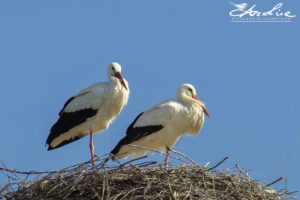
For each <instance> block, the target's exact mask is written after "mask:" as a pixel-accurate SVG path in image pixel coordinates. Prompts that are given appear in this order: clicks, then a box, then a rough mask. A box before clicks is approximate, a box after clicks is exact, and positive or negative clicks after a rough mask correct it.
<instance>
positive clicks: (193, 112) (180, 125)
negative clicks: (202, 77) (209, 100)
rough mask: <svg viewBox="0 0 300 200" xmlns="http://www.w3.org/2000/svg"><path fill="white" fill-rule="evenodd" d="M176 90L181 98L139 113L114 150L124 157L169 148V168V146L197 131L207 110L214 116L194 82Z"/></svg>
mask: <svg viewBox="0 0 300 200" xmlns="http://www.w3.org/2000/svg"><path fill="white" fill-rule="evenodd" d="M176 94H177V100H166V101H163V102H161V103H159V104H157V105H155V106H153V107H152V108H150V109H149V110H147V111H145V112H142V113H141V114H139V115H138V116H137V117H136V119H135V120H134V121H133V122H132V123H131V124H130V126H129V127H128V129H127V131H126V136H125V137H124V138H123V139H121V140H120V141H119V143H118V144H117V145H116V147H115V148H114V149H113V150H112V151H111V154H112V155H114V157H116V158H122V157H129V156H130V155H131V154H133V153H135V157H139V156H141V155H144V154H145V153H146V152H147V151H148V150H147V149H149V150H150V155H151V154H153V153H154V151H157V149H159V148H161V150H162V151H163V152H166V161H165V167H166V168H167V164H168V158H169V148H171V147H173V146H174V144H175V143H176V141H177V140H178V138H180V137H181V136H182V135H183V133H185V132H186V133H187V134H189V135H196V134H197V133H198V132H199V131H200V129H201V128H202V126H203V124H204V113H205V114H206V115H207V116H208V117H210V115H209V114H208V112H207V110H206V108H205V106H204V104H203V102H201V101H200V100H199V99H198V97H197V96H196V90H195V88H194V87H193V86H192V85H191V84H183V85H181V86H180V87H179V88H178V89H177V93H176ZM130 144H131V145H130ZM139 147H144V148H139Z"/></svg>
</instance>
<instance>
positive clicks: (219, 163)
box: [207, 156, 229, 171]
mask: <svg viewBox="0 0 300 200" xmlns="http://www.w3.org/2000/svg"><path fill="white" fill-rule="evenodd" d="M228 158H229V156H226V157H225V158H223V160H221V161H220V162H218V163H217V164H216V165H215V166H213V167H211V168H209V169H208V170H207V171H211V170H213V169H215V168H217V167H218V166H219V165H221V164H222V163H223V162H225V160H227V159H228Z"/></svg>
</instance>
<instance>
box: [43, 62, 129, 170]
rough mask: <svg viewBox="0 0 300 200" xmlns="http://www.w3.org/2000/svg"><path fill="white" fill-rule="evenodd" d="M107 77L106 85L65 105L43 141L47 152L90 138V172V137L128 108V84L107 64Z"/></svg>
mask: <svg viewBox="0 0 300 200" xmlns="http://www.w3.org/2000/svg"><path fill="white" fill-rule="evenodd" d="M107 75H108V79H109V82H100V83H95V84H93V85H91V86H89V87H87V88H85V89H83V90H82V91H80V92H79V93H78V94H76V95H75V96H73V97H71V98H70V99H69V100H68V101H67V102H66V103H65V104H64V106H63V108H62V110H61V111H60V112H59V119H58V120H57V122H56V123H55V124H54V125H53V126H52V128H51V130H50V134H49V136H48V138H47V141H46V144H48V145H49V146H48V150H52V149H56V148H59V147H62V146H64V145H66V144H69V143H71V142H74V141H76V140H78V139H80V138H82V137H84V136H86V135H88V134H90V151H91V157H92V163H93V170H95V162H94V145H93V134H95V133H97V132H100V131H103V130H105V129H107V128H108V126H109V125H110V124H111V123H112V122H113V121H114V119H115V118H116V117H117V115H118V114H119V113H120V112H121V110H122V108H123V107H124V105H126V104H127V101H128V97H129V87H128V83H127V81H126V80H125V79H123V78H122V76H121V66H120V65H119V64H118V63H116V62H113V63H111V64H109V66H108V69H107Z"/></svg>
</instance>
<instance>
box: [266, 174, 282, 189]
mask: <svg viewBox="0 0 300 200" xmlns="http://www.w3.org/2000/svg"><path fill="white" fill-rule="evenodd" d="M282 179H283V178H282V176H281V177H279V178H278V179H276V180H275V181H273V182H271V183H269V184H267V185H265V186H264V187H263V188H265V187H269V186H271V185H273V184H275V183H277V182H278V181H281V180H282Z"/></svg>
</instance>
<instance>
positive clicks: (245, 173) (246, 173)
mask: <svg viewBox="0 0 300 200" xmlns="http://www.w3.org/2000/svg"><path fill="white" fill-rule="evenodd" d="M235 166H236V167H237V168H238V169H239V170H240V172H241V173H242V174H244V175H245V176H246V177H247V178H248V180H251V178H250V176H249V175H248V172H244V171H243V170H242V169H241V168H240V166H239V165H238V164H236V165H235Z"/></svg>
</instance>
